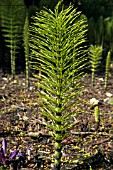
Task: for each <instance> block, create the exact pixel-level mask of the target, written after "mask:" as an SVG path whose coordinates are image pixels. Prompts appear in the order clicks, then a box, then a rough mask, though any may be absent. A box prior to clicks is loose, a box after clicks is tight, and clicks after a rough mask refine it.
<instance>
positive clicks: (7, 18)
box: [1, 0, 24, 79]
mask: <svg viewBox="0 0 113 170" xmlns="http://www.w3.org/2000/svg"><path fill="white" fill-rule="evenodd" d="M2 5H3V7H2V11H1V26H2V29H1V30H2V35H3V37H4V40H5V42H6V46H7V47H8V48H9V50H10V61H11V74H12V76H13V79H14V78H15V70H16V62H15V60H16V54H17V53H18V49H19V44H20V42H21V40H22V36H21V35H22V27H23V25H22V23H23V22H22V21H23V16H24V6H23V1H22V0H20V1H18V0H13V1H12V0H9V1H7V3H6V2H5V1H3V2H2Z"/></svg>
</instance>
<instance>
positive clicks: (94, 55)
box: [89, 45, 102, 86]
mask: <svg viewBox="0 0 113 170" xmlns="http://www.w3.org/2000/svg"><path fill="white" fill-rule="evenodd" d="M89 58H90V63H91V71H92V86H94V78H95V72H96V71H97V68H98V67H99V65H100V62H101V58H102V46H101V45H91V46H90V47H89Z"/></svg>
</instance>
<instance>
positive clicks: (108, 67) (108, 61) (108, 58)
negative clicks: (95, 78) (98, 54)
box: [104, 51, 111, 89]
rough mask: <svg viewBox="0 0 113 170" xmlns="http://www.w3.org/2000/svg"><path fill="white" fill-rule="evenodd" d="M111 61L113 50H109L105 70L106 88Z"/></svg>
mask: <svg viewBox="0 0 113 170" xmlns="http://www.w3.org/2000/svg"><path fill="white" fill-rule="evenodd" d="M110 61H111V52H110V51H109V52H108V54H107V57H106V68H105V69H106V70H105V81H104V88H105V89H106V87H107V83H108V75H109V70H110Z"/></svg>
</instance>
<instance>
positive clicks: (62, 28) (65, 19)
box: [30, 1, 87, 170]
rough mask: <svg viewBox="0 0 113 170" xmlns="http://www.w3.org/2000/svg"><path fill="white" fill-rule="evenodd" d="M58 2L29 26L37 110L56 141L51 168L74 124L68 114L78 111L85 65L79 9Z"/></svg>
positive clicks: (58, 165)
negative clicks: (52, 8) (62, 5)
mask: <svg viewBox="0 0 113 170" xmlns="http://www.w3.org/2000/svg"><path fill="white" fill-rule="evenodd" d="M61 2H62V1H60V2H59V3H58V4H57V5H56V7H55V9H54V12H53V11H51V10H48V9H45V10H42V11H40V13H38V12H37V13H36V16H34V17H33V23H32V24H31V26H30V51H31V67H32V69H33V70H34V74H33V75H34V77H35V79H36V80H37V81H36V82H35V85H36V86H37V87H38V89H39V91H38V95H39V96H38V97H39V100H38V101H39V106H40V108H39V113H40V114H42V115H44V116H45V117H47V119H48V120H47V121H46V120H45V121H46V122H45V123H46V125H47V127H49V128H50V129H51V133H52V136H53V139H54V142H55V143H54V148H55V151H54V156H53V158H54V159H53V160H54V161H53V162H52V165H51V168H52V169H54V170H60V168H61V157H62V147H63V143H62V142H63V139H64V138H65V137H66V136H67V135H68V129H69V128H70V127H71V126H72V125H73V123H72V122H71V118H72V117H73V116H75V115H77V114H78V113H79V109H78V103H79V102H80V101H79V98H80V95H81V93H80V89H81V87H82V86H81V84H80V79H81V78H82V77H83V76H84V75H85V73H84V68H85V67H86V66H87V57H86V56H87V55H86V54H87V50H86V46H85V42H86V32H87V24H86V22H85V21H84V20H82V19H80V20H77V19H78V18H79V16H80V12H77V9H74V8H73V5H70V6H69V7H68V8H66V9H63V7H61ZM60 9H61V10H60ZM73 51H74V52H73ZM73 68H74V69H73ZM40 71H41V74H39V73H40ZM73 76H74V85H73ZM75 99H78V100H76V101H75Z"/></svg>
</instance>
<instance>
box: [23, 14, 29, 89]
mask: <svg viewBox="0 0 113 170" xmlns="http://www.w3.org/2000/svg"><path fill="white" fill-rule="evenodd" d="M23 40H24V52H25V65H26V69H25V70H26V85H27V87H29V19H28V12H26V19H25V24H24V32H23Z"/></svg>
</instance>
